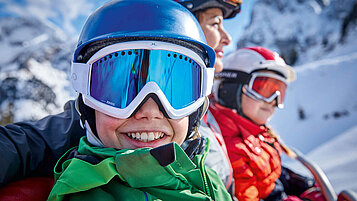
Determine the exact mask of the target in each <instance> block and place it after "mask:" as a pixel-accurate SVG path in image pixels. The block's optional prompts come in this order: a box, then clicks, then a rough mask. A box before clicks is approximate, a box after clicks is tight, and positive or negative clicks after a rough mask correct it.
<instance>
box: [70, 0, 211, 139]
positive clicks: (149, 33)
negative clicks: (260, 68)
mask: <svg viewBox="0 0 357 201" xmlns="http://www.w3.org/2000/svg"><path fill="white" fill-rule="evenodd" d="M139 40H145V41H148V40H150V41H152V40H153V41H163V42H169V43H174V44H177V45H181V46H184V47H186V48H189V49H191V50H192V51H194V52H195V53H196V54H197V55H198V56H200V57H201V58H202V60H203V61H204V63H205V65H206V66H207V67H214V62H215V57H216V55H215V52H214V50H213V49H212V48H211V47H209V46H208V45H207V44H206V39H205V35H204V33H203V31H202V29H201V26H200V24H199V23H198V21H197V19H196V17H195V16H194V15H193V14H192V13H191V12H190V11H189V10H187V9H186V8H185V7H183V6H182V5H180V4H178V3H176V2H174V1H173V0H114V1H111V2H108V3H106V4H105V5H103V6H102V7H100V8H98V9H97V10H96V11H95V12H94V13H92V14H91V15H90V16H89V17H88V19H87V21H86V23H85V25H84V27H83V28H82V32H81V34H80V36H79V40H78V44H77V48H76V49H75V53H74V63H86V62H87V61H88V59H89V58H90V57H91V56H93V55H94V54H95V53H96V52H98V51H99V50H100V49H102V48H104V47H107V46H109V45H112V44H114V43H121V42H127V41H139ZM82 97H83V94H79V97H78V98H77V105H76V106H77V109H78V111H79V113H80V115H81V122H82V125H84V126H86V125H88V126H89V127H88V128H90V129H88V130H87V131H90V132H92V134H93V135H92V136H94V137H96V136H97V133H96V124H95V113H94V109H93V108H91V107H89V106H87V105H86V104H85V103H84V102H83V99H82ZM207 103H208V100H205V102H204V104H203V105H202V106H201V107H199V108H198V109H197V110H196V111H193V113H192V114H191V115H189V126H188V128H189V130H188V135H187V137H190V134H191V132H192V131H193V130H194V128H195V127H197V126H198V124H199V120H200V118H201V117H202V116H203V114H204V113H205V111H206V110H207ZM86 122H88V124H87V123H86ZM86 128H87V127H86ZM90 132H89V133H90Z"/></svg>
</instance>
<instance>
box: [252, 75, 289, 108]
mask: <svg viewBox="0 0 357 201" xmlns="http://www.w3.org/2000/svg"><path fill="white" fill-rule="evenodd" d="M245 87H246V89H247V92H246V95H248V96H249V97H251V98H254V99H256V100H259V101H265V102H267V103H270V102H272V101H274V100H277V102H276V105H277V107H278V108H283V107H284V104H283V101H284V97H285V91H286V88H287V82H286V80H285V79H284V78H282V77H281V76H279V75H275V74H271V73H252V77H251V78H250V80H249V83H248V84H247V85H245Z"/></svg>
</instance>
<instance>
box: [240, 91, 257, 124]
mask: <svg viewBox="0 0 357 201" xmlns="http://www.w3.org/2000/svg"><path fill="white" fill-rule="evenodd" d="M258 104H259V103H258V102H256V101H255V100H253V99H251V98H249V97H247V96H246V95H244V94H243V95H242V111H243V113H244V114H245V115H246V116H247V117H249V118H250V119H252V120H254V119H256V114H257V110H258V108H259V105H258Z"/></svg>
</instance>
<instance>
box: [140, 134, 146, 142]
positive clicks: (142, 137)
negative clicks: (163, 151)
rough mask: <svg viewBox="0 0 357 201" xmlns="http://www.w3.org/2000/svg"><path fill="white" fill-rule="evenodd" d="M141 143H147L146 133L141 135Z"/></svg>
mask: <svg viewBox="0 0 357 201" xmlns="http://www.w3.org/2000/svg"><path fill="white" fill-rule="evenodd" d="M141 141H144V142H147V141H148V134H147V133H145V132H144V133H141Z"/></svg>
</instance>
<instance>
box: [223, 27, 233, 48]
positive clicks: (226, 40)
mask: <svg viewBox="0 0 357 201" xmlns="http://www.w3.org/2000/svg"><path fill="white" fill-rule="evenodd" d="M221 37H222V40H221V42H222V44H223V45H224V46H227V45H229V44H230V43H231V41H232V37H231V35H229V33H228V32H227V31H226V30H225V29H224V28H223V27H222V29H221Z"/></svg>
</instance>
